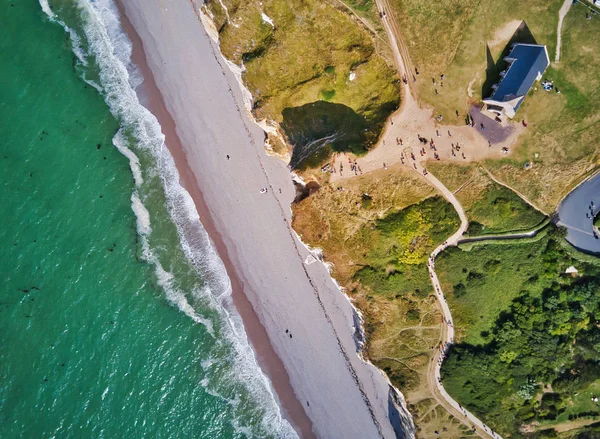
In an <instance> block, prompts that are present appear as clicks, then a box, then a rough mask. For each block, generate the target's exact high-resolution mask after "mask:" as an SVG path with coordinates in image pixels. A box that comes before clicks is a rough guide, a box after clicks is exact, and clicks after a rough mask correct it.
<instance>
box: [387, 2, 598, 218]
mask: <svg viewBox="0 0 600 439" xmlns="http://www.w3.org/2000/svg"><path fill="white" fill-rule="evenodd" d="M562 3H563V2H562V1H561V0H552V1H550V2H547V1H543V0H534V1H528V2H521V1H516V0H509V1H504V2H497V1H493V0H479V1H476V0H443V1H440V2H435V3H423V2H420V1H418V0H396V1H394V2H393V4H394V6H395V9H396V11H397V15H398V19H399V21H400V27H401V29H402V32H403V35H404V38H405V40H406V42H407V45H408V47H409V52H410V54H411V57H412V60H413V63H414V64H415V65H416V66H417V67H418V68H419V70H420V75H419V76H418V80H417V82H416V83H415V87H416V90H417V94H418V96H419V99H420V100H421V101H422V102H423V103H424V104H425V105H427V106H428V107H432V108H434V114H442V115H443V116H444V121H445V122H447V123H459V124H460V123H464V122H463V121H464V116H465V114H466V111H467V110H468V108H469V107H470V106H471V105H472V104H475V103H479V102H480V101H481V98H482V96H486V95H488V94H489V87H490V85H491V84H492V83H494V82H496V80H497V77H496V75H497V72H498V71H499V70H501V69H502V68H503V64H502V63H501V62H499V61H500V60H501V58H502V53H503V52H504V53H506V50H508V47H507V44H508V43H509V42H510V41H533V40H535V41H536V42H537V43H539V44H545V45H547V47H548V52H549V55H550V57H551V60H553V59H554V54H555V50H556V39H557V35H556V27H557V23H558V10H559V8H560V6H561V5H562ZM586 11H588V9H587V7H585V6H583V5H582V4H577V5H574V6H573V7H572V8H571V11H570V12H569V13H568V15H567V17H566V18H565V21H564V24H563V32H562V33H563V39H562V41H563V44H562V51H561V61H560V63H559V64H554V63H553V64H552V65H551V66H550V67H549V69H548V70H547V72H546V74H545V75H544V76H545V78H546V77H547V78H548V79H550V80H553V81H554V85H555V86H556V87H557V88H558V90H559V91H560V94H559V93H556V92H554V91H553V92H544V91H543V90H542V89H541V87H539V86H537V87H535V88H534V89H533V90H532V91H531V92H530V94H529V96H528V97H527V99H526V100H525V103H524V105H522V107H521V108H520V109H519V111H518V113H517V117H516V119H515V120H516V121H517V122H520V121H521V120H523V119H525V120H526V121H527V122H528V129H527V130H526V132H525V134H523V135H522V136H521V138H520V139H519V142H518V143H519V145H518V147H517V148H516V149H514V152H513V153H512V154H511V156H510V157H509V158H506V159H504V160H493V161H492V160H490V161H489V162H487V163H486V166H487V167H488V169H490V170H491V171H493V173H494V174H495V175H496V176H497V177H499V178H500V179H501V180H502V181H505V182H507V183H508V184H509V185H511V186H512V187H514V188H516V189H517V190H518V191H520V192H522V193H523V194H525V195H526V196H527V197H528V198H529V199H531V200H532V201H533V202H534V203H535V204H536V205H538V206H540V207H541V208H542V209H544V210H546V211H553V210H554V208H555V207H556V205H557V203H558V202H559V200H560V199H561V198H562V197H563V196H564V195H565V194H566V193H567V192H568V190H569V189H570V188H571V187H572V186H573V185H575V184H576V183H577V182H578V181H579V180H580V179H581V178H582V176H583V175H585V174H586V173H587V172H588V171H589V170H590V169H592V168H594V167H595V166H598V165H599V164H600V155H599V152H600V148H598V145H597V142H596V139H598V138H599V137H600V123H598V122H599V121H600V111H599V110H600V108H599V107H600V96H599V94H600V91H599V90H600V87H599V85H600V76H599V75H598V74H597V72H598V71H599V69H600V51H599V50H598V47H597V44H596V42H597V41H598V40H599V39H600V16H598V15H596V16H593V17H592V19H591V20H586V16H585V14H586ZM523 22H524V23H525V26H522V28H521V30H520V31H519V32H516V29H517V28H518V26H520V25H522V24H523ZM442 73H443V74H445V79H444V81H443V86H442V81H441V78H440V75H441V74H442ZM434 81H435V84H434ZM436 89H437V90H438V93H439V94H436V93H435V90H436ZM457 112H458V115H457ZM526 162H530V163H532V164H533V167H532V169H529V170H525V169H524V167H523V165H524V163H526Z"/></svg>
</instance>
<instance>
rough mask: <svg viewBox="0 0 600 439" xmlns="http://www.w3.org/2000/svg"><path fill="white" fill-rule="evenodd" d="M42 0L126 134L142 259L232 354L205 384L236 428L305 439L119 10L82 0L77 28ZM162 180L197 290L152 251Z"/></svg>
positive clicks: (107, 0)
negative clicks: (145, 87) (183, 176)
mask: <svg viewBox="0 0 600 439" xmlns="http://www.w3.org/2000/svg"><path fill="white" fill-rule="evenodd" d="M39 1H40V5H41V8H42V10H43V11H44V12H45V13H46V15H47V16H48V17H49V18H50V19H51V20H53V21H56V22H57V23H59V24H61V25H62V26H63V28H64V29H65V31H66V32H67V33H68V34H69V36H70V38H71V43H72V46H73V52H74V53H75V55H76V57H77V59H78V60H79V62H80V64H81V66H83V67H87V68H84V69H83V71H82V78H83V79H84V80H85V81H86V82H88V83H90V84H91V85H93V86H94V87H95V88H96V89H97V90H98V91H99V92H100V93H101V95H102V96H103V97H104V99H105V101H106V103H107V105H108V107H109V109H110V111H111V113H112V114H113V116H114V117H115V118H116V119H117V120H118V121H119V122H120V125H121V128H120V130H119V131H118V132H117V134H116V135H115V137H114V138H113V143H114V145H115V147H116V148H118V150H119V151H120V152H121V153H122V154H123V155H124V156H125V157H127V158H128V159H129V164H130V167H131V172H132V175H133V178H134V182H135V189H134V191H133V193H132V196H131V204H132V210H133V211H134V213H135V215H136V222H137V231H138V234H139V236H140V238H141V239H140V241H141V247H142V257H143V258H144V259H145V260H146V261H148V262H149V263H150V264H152V265H153V266H154V271H155V275H156V278H157V281H158V284H159V285H160V287H161V288H162V290H163V291H164V292H165V295H166V299H167V300H168V301H169V302H170V303H172V304H173V305H174V306H176V307H177V308H178V309H179V310H180V311H181V312H183V313H184V314H185V315H187V316H189V317H190V318H191V319H192V320H193V321H194V322H196V323H198V324H202V325H203V326H204V327H205V328H206V330H207V332H208V333H209V334H211V335H212V336H213V337H214V339H215V346H217V348H216V352H217V353H219V354H223V353H225V354H226V355H225V356H224V357H219V356H214V355H213V358H211V360H210V361H208V362H203V363H202V366H203V368H204V370H205V371H206V372H207V376H206V377H205V378H204V380H203V381H202V382H200V383H199V384H200V385H202V386H203V387H205V389H206V391H207V392H209V393H211V394H217V395H219V396H220V397H221V398H223V399H225V400H227V401H228V403H229V404H230V405H231V406H232V407H233V408H234V413H235V417H234V418H233V419H231V420H230V422H231V424H232V425H233V426H234V428H235V429H236V431H237V432H238V433H239V434H241V435H247V436H250V437H253V436H260V437H265V436H267V437H271V436H274V437H286V438H287V437H297V434H296V432H295V431H294V430H293V428H292V427H291V425H290V424H289V423H288V422H287V421H286V420H285V419H283V417H282V415H281V411H280V409H279V406H278V404H277V401H276V396H275V395H274V393H273V391H272V389H271V385H270V382H269V379H268V378H267V377H266V375H265V374H264V373H263V372H262V371H261V369H260V367H259V366H258V363H257V361H256V356H255V354H254V351H253V349H252V347H251V345H250V343H249V341H248V338H247V336H246V332H245V329H244V327H243V324H242V320H241V317H240V316H239V314H238V313H237V311H236V310H235V308H234V307H233V305H232V299H231V282H230V280H229V277H228V276H227V272H226V270H225V267H224V265H223V262H222V261H221V259H220V258H219V257H218V255H217V253H216V251H215V250H214V247H213V245H212V242H211V240H210V237H209V236H208V234H207V232H206V230H205V229H204V227H203V226H202V224H201V223H200V220H199V217H198V213H197V211H196V208H195V205H194V202H193V200H192V198H191V196H190V195H189V193H188V192H187V191H186V190H185V189H184V188H183V187H182V186H181V185H180V184H179V174H178V172H177V169H176V167H175V163H174V160H173V157H172V156H171V155H170V153H169V151H168V149H167V148H166V145H165V142H164V141H165V138H164V135H163V134H162V131H161V127H160V125H159V123H158V121H157V119H156V118H155V117H154V115H152V113H150V111H148V110H147V109H146V108H145V107H144V106H143V105H142V104H141V103H140V101H139V99H138V96H137V93H136V91H135V90H136V87H138V86H139V85H140V84H141V81H142V78H141V75H140V74H139V71H138V69H137V67H136V66H135V65H134V64H133V63H132V62H131V51H132V45H131V42H130V41H129V39H128V37H127V36H126V34H125V33H124V32H123V30H122V28H121V25H120V20H119V14H118V10H117V8H116V6H115V5H114V3H112V1H111V0H96V1H93V2H87V1H85V0H80V1H78V2H76V5H77V8H78V9H77V13H78V15H79V17H78V18H79V19H78V21H77V22H76V23H74V24H71V21H68V22H69V25H67V24H65V21H67V20H66V19H64V17H61V11H53V10H52V8H51V6H50V4H49V3H48V1H47V0H39ZM157 181H159V182H160V186H161V190H162V196H164V198H165V200H166V203H165V204H166V205H165V206H164V207H166V211H167V213H168V215H169V216H170V219H171V221H172V222H173V223H174V224H175V226H176V228H177V234H178V236H179V240H180V243H179V244H180V250H181V251H183V254H184V255H185V257H186V258H187V260H188V261H189V264H190V266H191V267H192V269H193V270H194V271H195V272H196V273H197V275H198V276H199V278H201V279H202V283H201V285H199V286H196V287H194V288H189V289H187V290H186V289H183V288H181V286H180V283H179V282H178V279H176V277H175V275H174V274H173V272H171V271H169V270H166V269H165V268H164V266H163V264H162V263H161V251H163V250H162V249H160V248H153V247H152V246H151V240H152V239H153V236H154V235H153V234H154V233H158V232H155V231H154V230H153V227H152V224H151V223H152V221H153V217H152V215H153V214H152V213H151V210H149V209H148V203H149V202H151V201H152V197H153V196H156V194H155V189H154V188H153V187H152V186H151V185H152V183H153V182H157ZM202 304H209V309H208V310H205V309H203V308H202V307H201V306H200V305H202ZM215 311H216V314H217V316H218V317H217V318H216V319H215V318H214V315H215ZM213 320H214V321H213ZM212 354H214V353H211V355H212ZM199 361H201V360H200V359H199ZM241 388H245V389H246V393H247V395H243V394H242V393H240V390H239V389H241ZM257 407H258V408H259V411H258V412H257V411H256V410H257ZM238 409H239V410H238ZM249 412H251V413H250V414H249ZM257 417H259V419H256V418H257Z"/></svg>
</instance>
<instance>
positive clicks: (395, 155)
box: [331, 0, 519, 439]
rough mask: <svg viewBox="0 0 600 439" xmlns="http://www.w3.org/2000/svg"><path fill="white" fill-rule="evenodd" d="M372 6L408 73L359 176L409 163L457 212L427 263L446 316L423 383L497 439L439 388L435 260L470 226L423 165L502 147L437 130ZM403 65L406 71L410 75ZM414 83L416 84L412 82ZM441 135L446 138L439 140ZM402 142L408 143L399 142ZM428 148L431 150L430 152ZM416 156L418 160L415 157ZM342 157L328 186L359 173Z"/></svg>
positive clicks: (396, 41) (447, 334) (447, 331)
mask: <svg viewBox="0 0 600 439" xmlns="http://www.w3.org/2000/svg"><path fill="white" fill-rule="evenodd" d="M376 3H377V8H378V10H379V11H381V12H382V22H383V25H384V27H385V30H386V33H387V34H388V38H389V40H390V44H391V46H392V51H393V53H394V60H395V62H396V67H397V69H398V72H399V74H400V76H401V77H402V75H403V74H406V78H407V81H406V82H403V84H404V85H403V102H402V106H401V108H400V110H399V111H398V112H396V114H394V115H393V116H392V117H391V118H390V120H389V121H388V125H387V126H386V130H385V133H384V135H383V136H382V139H381V140H380V143H379V145H378V147H377V148H375V149H374V150H373V151H371V152H370V153H369V154H367V156H366V157H364V158H361V160H360V165H359V167H357V169H360V173H361V174H362V173H364V172H369V171H371V170H374V169H378V168H381V167H382V166H383V167H384V168H386V167H387V166H388V165H392V164H394V163H397V162H402V163H403V164H406V165H407V166H410V165H412V167H413V168H414V170H415V171H416V172H418V173H420V174H422V175H423V177H424V178H425V179H427V181H429V182H430V183H431V184H432V185H433V186H434V187H435V188H436V189H438V190H439V191H440V192H441V194H442V195H443V196H444V198H445V199H446V200H448V201H449V202H450V203H451V204H452V205H453V206H454V208H455V210H456V212H457V213H458V216H459V218H460V222H461V224H460V227H459V229H458V230H457V231H456V232H455V233H454V234H453V235H452V236H451V237H450V238H448V239H447V240H446V241H445V242H444V243H442V244H441V245H440V246H438V247H437V248H436V249H435V250H434V251H433V253H432V254H431V256H430V258H429V261H428V263H427V267H428V270H429V274H430V277H431V282H432V284H433V288H434V291H435V293H436V297H437V299H438V302H439V304H440V308H441V310H442V314H443V316H444V322H445V323H446V324H445V325H443V328H442V344H441V346H442V348H441V349H442V350H438V351H437V352H436V354H435V355H434V358H433V361H432V362H431V366H430V369H429V371H428V373H427V380H428V382H429V387H430V389H431V391H432V394H433V396H434V397H435V399H436V400H437V401H438V402H439V403H440V404H441V405H442V406H443V407H444V408H445V409H446V410H448V412H450V413H451V414H452V415H453V416H455V417H456V418H457V419H458V420H460V421H461V422H463V423H464V424H465V425H467V426H468V427H470V428H471V427H472V428H475V431H476V433H477V434H478V435H479V436H480V437H483V438H494V439H501V437H500V436H499V435H497V434H496V433H494V432H492V431H491V430H490V429H488V428H487V426H486V425H485V424H484V423H483V422H482V421H480V420H479V419H478V418H477V417H476V416H474V415H473V414H472V413H470V412H468V411H466V410H465V409H463V408H462V406H461V405H460V404H458V403H457V402H456V401H455V400H454V399H453V398H452V397H450V395H448V393H447V392H446V390H445V389H444V387H443V385H442V380H441V377H440V369H441V364H442V361H443V357H444V355H445V353H446V352H447V349H448V348H449V346H450V344H451V343H453V342H454V326H453V324H452V314H451V313H450V308H449V307H448V303H447V301H446V299H445V297H444V295H443V292H442V289H441V286H440V283H439V280H438V277H437V274H436V272H435V258H436V257H437V255H438V254H439V253H440V252H442V251H443V250H444V249H445V248H446V247H448V246H450V245H454V246H455V245H457V243H458V240H459V239H460V238H461V237H462V236H463V234H464V233H465V231H466V230H467V227H468V224H469V223H468V220H467V216H466V214H465V212H464V209H463V207H462V205H461V204H460V202H459V201H458V199H457V198H456V196H455V195H454V194H453V193H452V192H451V191H450V190H449V189H448V188H447V187H446V186H445V185H444V184H443V183H442V182H441V181H440V180H438V179H437V178H436V177H435V176H434V175H432V174H431V173H429V172H427V170H426V169H425V167H423V162H425V161H426V160H427V159H428V158H429V157H431V155H433V154H434V152H435V154H436V155H437V156H438V159H441V157H442V156H443V157H444V158H445V159H448V160H453V159H454V160H457V161H466V160H467V154H468V157H469V159H470V160H473V159H482V158H486V157H489V156H493V155H499V154H500V151H501V148H502V146H504V144H502V145H497V146H496V148H494V150H492V148H491V145H489V144H488V142H487V140H485V138H484V137H483V136H481V135H480V134H479V133H478V132H477V130H476V129H474V128H472V127H468V126H462V127H455V126H452V127H448V126H445V127H442V126H439V125H437V124H436V122H435V121H434V119H433V118H432V111H431V110H425V109H422V108H421V107H420V106H419V105H418V102H417V100H416V99H415V98H414V96H413V94H412V92H411V87H410V84H411V82H412V79H413V75H412V72H413V71H414V70H413V67H412V65H411V64H410V57H409V56H408V50H407V49H406V46H405V44H404V42H403V41H402V37H401V35H400V32H399V30H398V27H397V20H395V19H394V15H393V11H392V10H391V8H390V7H389V4H388V2H387V0H376ZM407 67H408V68H410V71H409V70H408V69H407ZM414 79H415V80H416V78H414ZM492 123H495V122H492ZM442 132H443V134H442ZM518 134H519V130H515V133H513V135H512V136H509V138H508V139H507V141H506V142H507V144H510V145H512V143H514V141H515V140H516V137H517V136H518ZM442 136H444V137H443V138H442ZM403 138H404V139H406V140H403ZM420 138H426V139H429V140H430V143H429V154H430V156H429V157H428V156H427V148H424V147H423V144H422V142H421V141H420ZM434 138H435V141H434ZM405 142H406V143H405ZM432 144H433V147H432ZM459 144H460V153H458V151H459V150H455V146H458V145H459ZM438 145H439V146H438ZM438 148H439V149H438ZM432 149H433V151H434V152H432ZM424 150H425V153H424V154H423V153H422V151H424ZM405 154H406V155H405ZM417 157H419V158H418V159H417ZM345 158H346V156H344V155H341V154H340V155H338V157H336V158H335V160H334V167H335V168H336V170H337V169H339V170H340V172H336V173H334V174H333V175H332V179H331V180H332V182H333V181H335V180H339V179H343V178H349V177H352V176H354V175H357V174H358V171H357V172H355V173H354V175H353V174H352V173H350V172H348V170H347V171H346V176H344V172H343V166H344V161H345ZM348 160H349V162H350V164H352V159H351V158H348Z"/></svg>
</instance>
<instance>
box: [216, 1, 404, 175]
mask: <svg viewBox="0 0 600 439" xmlns="http://www.w3.org/2000/svg"><path fill="white" fill-rule="evenodd" d="M356 3H357V4H356V5H355V6H357V7H359V6H360V4H359V3H360V2H356ZM208 8H209V11H210V13H211V14H212V16H213V20H214V22H215V24H216V26H217V28H218V30H219V37H220V47H221V51H222V52H223V54H224V55H225V57H226V58H228V59H229V60H231V61H232V62H234V63H235V64H237V65H239V66H242V67H243V75H242V78H243V80H244V83H245V85H246V86H247V87H248V89H249V90H250V92H251V93H252V96H253V98H254V108H253V113H254V115H255V116H256V118H257V119H261V120H262V119H266V120H267V121H268V122H272V123H275V124H276V125H277V126H280V127H281V128H282V129H283V132H282V133H281V134H283V135H285V136H286V138H287V140H288V142H289V143H290V144H291V146H293V154H292V159H291V164H292V166H293V167H298V166H302V167H305V166H316V165H318V164H319V163H321V162H323V161H325V160H326V158H327V157H328V156H329V155H330V153H331V152H332V151H352V152H353V153H355V154H362V153H364V152H366V151H367V150H368V149H369V148H370V147H371V146H372V145H374V144H375V143H376V141H377V139H378V138H379V135H380V133H381V130H382V128H383V125H384V123H385V120H386V119H387V117H388V116H389V115H390V114H391V113H392V112H393V111H394V110H395V109H396V108H397V107H398V104H399V99H400V92H399V84H398V78H397V76H396V74H395V72H394V70H393V69H392V68H391V67H390V66H388V64H387V63H386V61H385V60H384V58H382V57H381V56H380V55H379V54H378V52H377V50H376V44H375V42H374V37H373V36H372V35H370V33H369V32H368V31H367V30H366V29H365V28H364V26H363V25H362V24H361V23H360V22H359V20H358V18H356V17H355V16H354V15H352V14H351V13H350V12H349V11H348V10H347V9H345V8H344V7H343V4H334V3H333V2H331V3H330V2H320V1H317V0H305V1H299V0H293V1H286V0H264V1H258V0H223V1H220V0H219V1H215V0H211V1H209V2H208ZM270 140H271V145H272V146H274V147H275V149H277V152H279V153H280V154H284V153H285V152H286V151H287V149H286V146H285V145H283V144H281V142H280V141H279V142H278V141H277V139H276V138H273V139H270ZM315 154H316V156H315ZM306 159H312V160H310V161H309V162H308V163H303V162H304V161H305V160H306Z"/></svg>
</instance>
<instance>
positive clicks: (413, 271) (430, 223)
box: [356, 197, 459, 297]
mask: <svg viewBox="0 0 600 439" xmlns="http://www.w3.org/2000/svg"><path fill="white" fill-rule="evenodd" d="M458 226H459V218H458V215H457V213H456V211H455V210H454V208H453V207H452V205H451V204H449V203H448V202H446V201H445V200H444V199H443V198H441V197H432V198H428V199H426V200H425V201H422V202H421V203H419V204H415V205H412V206H409V207H407V208H405V209H402V210H400V211H398V212H395V213H392V214H389V215H387V216H386V217H384V218H382V219H381V220H379V221H377V222H376V223H375V224H374V226H373V227H372V228H365V229H362V230H361V231H360V232H359V233H358V234H357V235H356V239H359V240H361V241H363V242H368V243H369V253H368V256H367V257H366V258H365V259H366V261H365V262H366V264H365V266H364V267H363V268H362V269H360V270H359V271H358V272H357V273H356V278H357V279H358V280H360V281H361V282H362V284H363V285H365V286H367V287H368V288H369V289H370V290H371V291H373V293H374V294H386V295H396V296H397V297H398V296H400V295H402V294H406V293H407V292H412V293H414V294H416V295H418V296H422V297H426V296H427V295H428V294H429V292H430V290H431V282H430V280H429V274H428V272H427V266H426V262H427V258H428V257H429V254H430V253H431V252H432V251H433V249H434V248H435V247H436V246H437V245H439V244H440V243H442V242H443V241H444V240H445V239H446V238H448V236H450V235H451V234H452V233H454V232H455V231H456V229H458Z"/></svg>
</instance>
